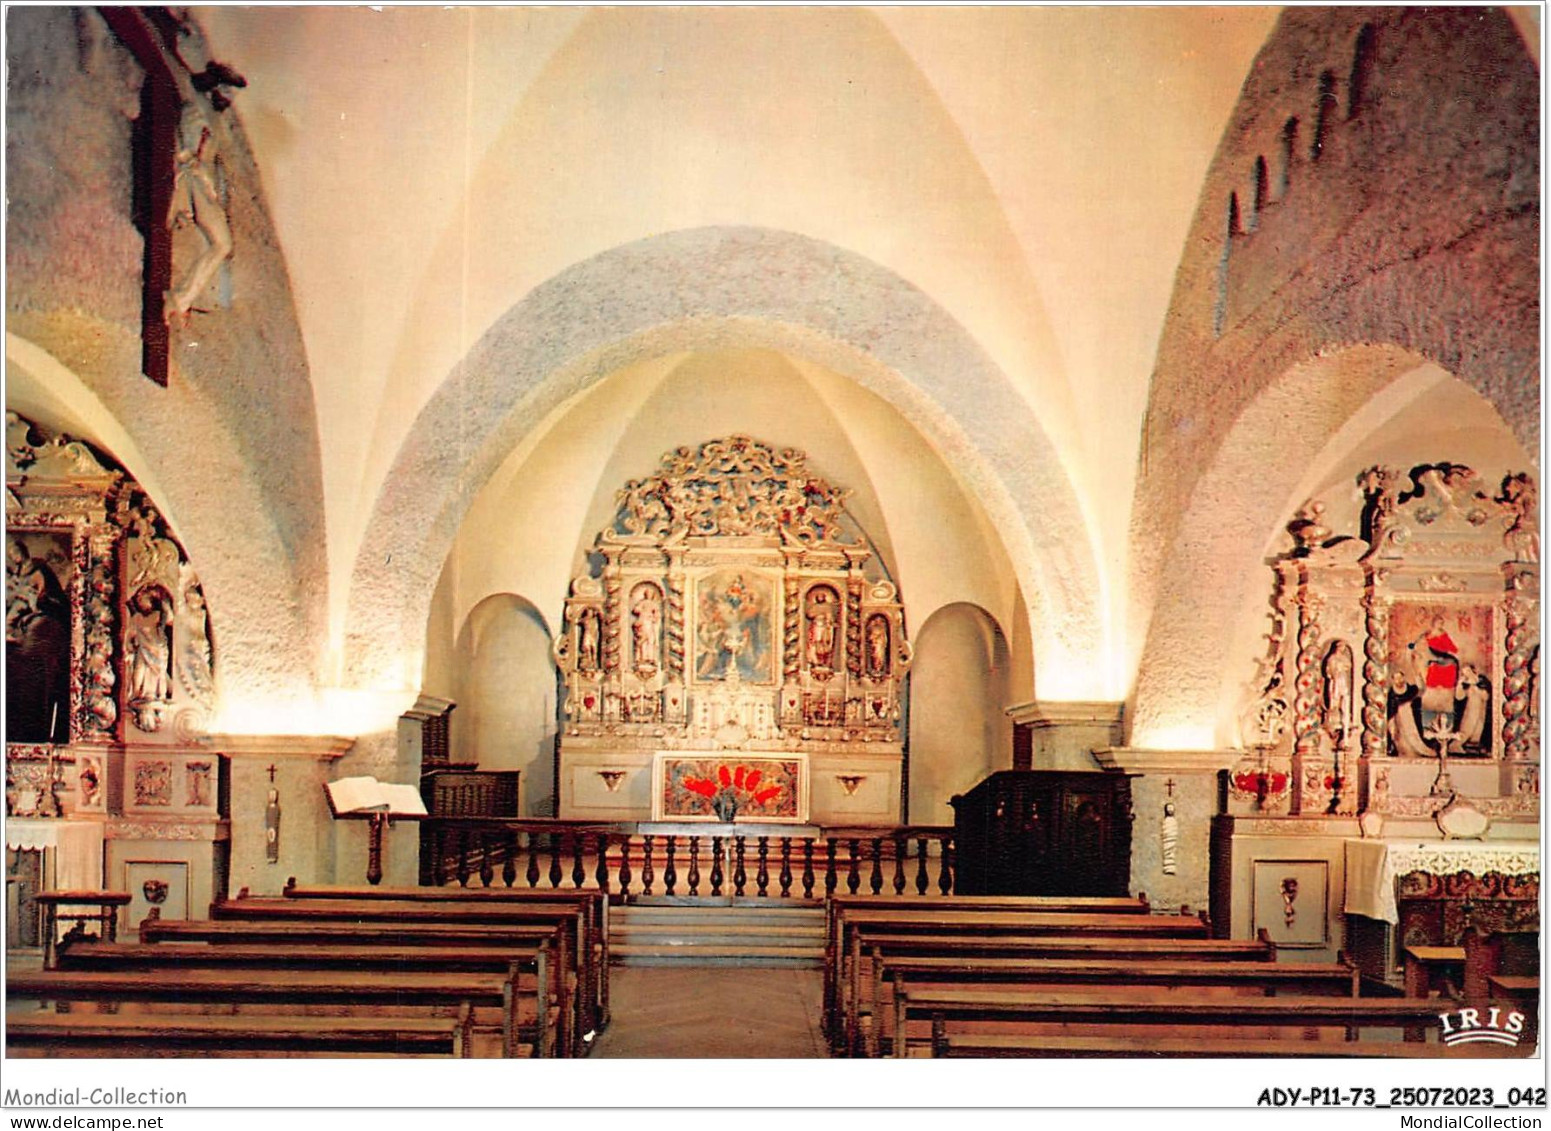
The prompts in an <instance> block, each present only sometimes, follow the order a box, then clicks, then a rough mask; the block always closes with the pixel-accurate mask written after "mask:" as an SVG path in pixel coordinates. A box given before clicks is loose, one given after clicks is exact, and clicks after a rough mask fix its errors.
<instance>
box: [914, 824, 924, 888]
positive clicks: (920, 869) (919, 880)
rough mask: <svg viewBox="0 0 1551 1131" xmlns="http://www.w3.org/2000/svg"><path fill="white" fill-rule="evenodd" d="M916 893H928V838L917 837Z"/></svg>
mask: <svg viewBox="0 0 1551 1131" xmlns="http://www.w3.org/2000/svg"><path fill="white" fill-rule="evenodd" d="M916 894H917V895H925V894H926V838H925V837H924V836H923V837H917V838H916Z"/></svg>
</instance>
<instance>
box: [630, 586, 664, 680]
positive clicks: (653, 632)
mask: <svg viewBox="0 0 1551 1131" xmlns="http://www.w3.org/2000/svg"><path fill="white" fill-rule="evenodd" d="M633 596H634V598H635V599H634V600H633V601H632V602H631V605H630V638H631V643H632V645H633V647H634V654H635V668H636V671H638V672H640V673H641V674H642V675H643V676H649V675H651V674H652V673H653V672H655V671H656V670H657V665H658V662H659V660H660V655H659V648H660V643H661V640H662V594H661V593H659V592H658V591H657V587H656V586H655V585H651V584H648V583H645V582H643V583H641V584H640V585H637V586H636V587H635V592H634V594H633Z"/></svg>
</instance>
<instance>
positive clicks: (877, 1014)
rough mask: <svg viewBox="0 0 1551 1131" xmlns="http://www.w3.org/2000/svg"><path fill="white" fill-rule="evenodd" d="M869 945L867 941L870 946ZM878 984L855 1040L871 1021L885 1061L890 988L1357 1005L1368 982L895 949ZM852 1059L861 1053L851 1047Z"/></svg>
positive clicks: (1278, 968)
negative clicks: (1088, 990)
mask: <svg viewBox="0 0 1551 1131" xmlns="http://www.w3.org/2000/svg"><path fill="white" fill-rule="evenodd" d="M864 942H865V940H864ZM871 958H872V977H871V978H870V979H869V986H870V990H871V992H870V994H869V995H868V998H867V1000H866V1001H864V1002H862V1003H861V1006H864V1007H865V1008H866V1012H865V1014H864V1013H863V1012H862V1009H861V1008H859V1007H858V1006H857V1005H856V1004H854V1003H853V1005H852V1008H851V1016H850V1017H849V1018H848V1020H847V1032H848V1033H851V1034H853V1036H852V1037H851V1038H850V1040H851V1041H852V1042H854V1041H855V1039H856V1038H855V1036H854V1034H855V1033H856V1032H857V1031H858V1030H859V1029H860V1025H861V1021H862V1019H863V1017H864V1016H865V1017H868V1018H870V1022H871V1023H870V1025H869V1026H868V1029H867V1032H866V1041H865V1044H866V1051H867V1054H868V1055H869V1056H877V1055H879V1052H880V1048H881V1043H882V1037H883V1033H882V1021H883V1019H884V1018H886V1017H889V1016H892V1003H891V1001H890V1002H885V998H884V993H883V991H884V987H885V986H894V987H902V986H908V987H911V988H918V989H930V988H938V987H942V988H946V987H951V986H973V987H991V986H1004V987H1007V988H1009V989H1013V990H1019V991H1023V990H1040V989H1065V988H1068V987H1078V986H1090V987H1099V988H1100V989H1114V990H1131V989H1135V988H1140V987H1151V988H1153V989H1154V990H1155V991H1169V990H1173V989H1179V988H1189V989H1207V988H1211V989H1223V990H1232V991H1237V992H1239V993H1249V994H1257V995H1260V996H1265V997H1270V996H1273V995H1275V994H1277V993H1294V994H1303V995H1320V996H1333V997H1356V996H1357V994H1358V987H1359V980H1360V977H1361V974H1360V972H1359V971H1358V970H1357V968H1356V967H1355V966H1353V965H1351V964H1350V963H1347V962H1344V961H1342V962H1334V963H1296V964H1295V963H1286V964H1274V963H1272V964H1267V963H1262V962H1242V961H1241V962H1231V961H1230V962H1222V961H1213V960H1210V959H1205V960H1172V961H1158V960H1149V959H1129V958H1125V957H1113V958H1104V959H1071V960H1062V959H1048V958H1032V959H1030V958H1005V957H1002V958H972V959H963V958H959V957H957V956H950V957H943V956H937V955H916V956H896V955H891V954H889V953H888V950H887V943H886V942H885V943H883V944H882V945H876V944H875V945H873V946H872V948H871ZM848 1048H850V1050H851V1053H852V1055H855V1054H856V1053H857V1052H858V1051H859V1050H858V1049H857V1048H856V1047H855V1045H854V1044H848Z"/></svg>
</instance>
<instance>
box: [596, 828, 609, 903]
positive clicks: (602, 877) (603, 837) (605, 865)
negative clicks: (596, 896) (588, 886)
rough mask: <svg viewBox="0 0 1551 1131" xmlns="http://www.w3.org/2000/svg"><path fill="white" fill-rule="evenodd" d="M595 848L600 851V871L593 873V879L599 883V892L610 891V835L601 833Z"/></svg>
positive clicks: (597, 837)
mask: <svg viewBox="0 0 1551 1131" xmlns="http://www.w3.org/2000/svg"><path fill="white" fill-rule="evenodd" d="M593 846H594V847H595V848H596V849H597V850H598V870H597V871H596V872H594V873H593V878H594V879H596V880H597V881H598V890H599V891H601V892H607V891H608V890H609V834H608V833H599V834H598V835H597V836H596V837H595V838H594V840H593Z"/></svg>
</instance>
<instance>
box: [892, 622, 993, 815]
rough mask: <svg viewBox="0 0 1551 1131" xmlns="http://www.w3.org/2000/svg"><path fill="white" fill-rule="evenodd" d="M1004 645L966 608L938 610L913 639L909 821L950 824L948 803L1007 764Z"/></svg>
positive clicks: (985, 624)
mask: <svg viewBox="0 0 1551 1131" xmlns="http://www.w3.org/2000/svg"><path fill="white" fill-rule="evenodd" d="M1008 668H1009V665H1008V652H1007V640H1006V637H1005V636H1004V635H1003V633H1002V629H1001V626H1000V625H999V624H998V623H997V622H996V619H995V618H994V617H992V616H991V615H990V614H989V613H987V612H986V611H985V610H984V609H982V608H980V607H979V606H976V605H971V604H963V603H960V604H953V605H948V606H946V607H944V608H941V609H939V610H937V611H936V612H935V613H933V614H932V616H931V618H930V619H929V620H928V621H927V622H926V623H925V624H924V625H923V626H922V627H921V630H920V631H919V633H918V634H917V637H916V655H915V666H914V668H913V669H912V670H911V675H910V820H911V821H912V822H913V823H915V824H921V825H951V824H953V809H952V807H951V806H949V804H948V799H949V798H950V797H952V796H953V795H955V794H958V793H963V792H964V791H966V790H967V789H969V788H970V787H971V786H973V785H974V784H975V783H976V782H978V781H980V780H981V779H982V778H984V777H985V776H986V775H987V774H989V773H990V772H991V771H992V770H996V769H1006V768H1007V767H1008V766H1009V765H1011V764H1012V746H1011V730H1010V728H1009V727H1008V725H1007V720H1006V718H1005V715H1004V711H1005V709H1006V707H1007V705H1008V704H1007V696H1008V684H1009V671H1008Z"/></svg>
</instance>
